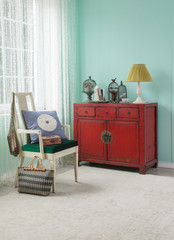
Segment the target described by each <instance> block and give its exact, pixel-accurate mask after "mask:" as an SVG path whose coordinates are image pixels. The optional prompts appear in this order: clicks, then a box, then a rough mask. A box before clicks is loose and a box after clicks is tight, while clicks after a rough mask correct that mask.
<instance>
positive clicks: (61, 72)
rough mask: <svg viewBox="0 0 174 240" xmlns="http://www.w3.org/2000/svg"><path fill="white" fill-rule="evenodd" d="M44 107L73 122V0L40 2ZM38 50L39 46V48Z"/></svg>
mask: <svg viewBox="0 0 174 240" xmlns="http://www.w3.org/2000/svg"><path fill="white" fill-rule="evenodd" d="M42 4H43V5H42V9H41V12H42V13H41V14H40V16H42V20H41V22H42V24H43V25H42V27H43V28H42V30H43V31H42V30H41V31H42V33H40V34H43V35H42V37H43V45H42V47H43V50H42V53H41V54H42V58H40V60H42V63H41V64H39V65H40V66H44V68H42V70H44V71H42V77H43V85H44V88H43V90H44V92H43V95H44V99H43V100H44V107H45V109H55V110H57V112H58V116H59V118H60V120H61V121H62V122H63V123H69V124H71V125H72V122H73V121H72V115H73V112H72V109H73V103H74V101H75V96H76V87H75V85H76V78H77V77H76V0H43V1H42ZM40 49H41V48H40Z"/></svg>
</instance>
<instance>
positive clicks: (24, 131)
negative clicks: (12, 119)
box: [17, 129, 42, 135]
mask: <svg viewBox="0 0 174 240" xmlns="http://www.w3.org/2000/svg"><path fill="white" fill-rule="evenodd" d="M17 133H25V134H30V133H37V134H38V135H39V134H41V131H40V130H28V129H17ZM41 135H42V134H41Z"/></svg>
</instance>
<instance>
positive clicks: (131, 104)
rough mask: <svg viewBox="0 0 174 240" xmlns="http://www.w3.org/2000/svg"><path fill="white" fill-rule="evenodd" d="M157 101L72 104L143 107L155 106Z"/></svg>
mask: <svg viewBox="0 0 174 240" xmlns="http://www.w3.org/2000/svg"><path fill="white" fill-rule="evenodd" d="M157 105H158V103H143V104H135V103H127V104H126V103H125V104H124V103H74V106H84V107H144V106H146V107H147V106H157Z"/></svg>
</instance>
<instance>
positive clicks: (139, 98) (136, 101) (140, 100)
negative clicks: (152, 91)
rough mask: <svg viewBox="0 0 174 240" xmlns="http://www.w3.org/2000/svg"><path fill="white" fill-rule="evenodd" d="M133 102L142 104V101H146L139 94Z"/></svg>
mask: <svg viewBox="0 0 174 240" xmlns="http://www.w3.org/2000/svg"><path fill="white" fill-rule="evenodd" d="M133 103H136V104H143V103H146V102H145V101H143V100H142V98H141V97H140V96H138V97H137V99H136V100H135V101H134V102H133Z"/></svg>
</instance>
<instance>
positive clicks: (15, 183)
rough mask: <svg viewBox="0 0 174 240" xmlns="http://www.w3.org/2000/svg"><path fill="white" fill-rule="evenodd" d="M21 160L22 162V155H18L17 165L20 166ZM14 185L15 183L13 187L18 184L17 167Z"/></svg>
mask: <svg viewBox="0 0 174 240" xmlns="http://www.w3.org/2000/svg"><path fill="white" fill-rule="evenodd" d="M23 162H24V157H20V156H19V160H18V167H22V165H23ZM14 185H15V187H17V186H18V168H17V170H16V175H15V182H14Z"/></svg>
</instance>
